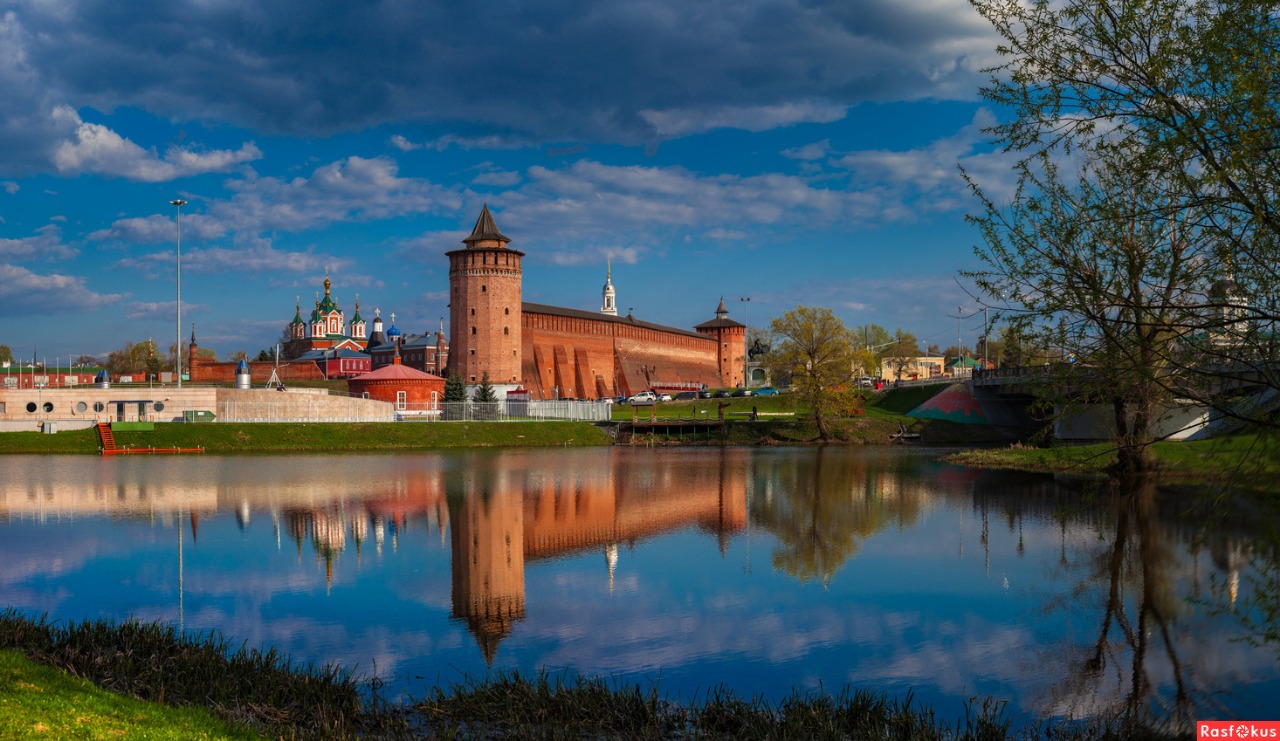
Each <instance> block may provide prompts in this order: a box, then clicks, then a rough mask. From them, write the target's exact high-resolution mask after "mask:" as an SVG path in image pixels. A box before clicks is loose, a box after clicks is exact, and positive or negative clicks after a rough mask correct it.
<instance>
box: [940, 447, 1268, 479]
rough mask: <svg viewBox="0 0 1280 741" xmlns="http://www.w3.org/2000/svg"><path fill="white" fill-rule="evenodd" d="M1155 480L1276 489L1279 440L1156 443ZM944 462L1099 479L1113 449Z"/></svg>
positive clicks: (1000, 452) (969, 454) (1011, 452)
mask: <svg viewBox="0 0 1280 741" xmlns="http://www.w3.org/2000/svg"><path fill="white" fill-rule="evenodd" d="M1152 451H1153V452H1154V454H1155V459H1156V464H1157V466H1158V468H1157V475H1158V476H1159V477H1160V478H1161V479H1162V480H1167V481H1205V482H1212V481H1229V482H1231V483H1232V485H1234V486H1256V487H1263V488H1268V489H1274V488H1275V481H1276V477H1277V476H1280V437H1277V436H1276V435H1274V434H1244V435H1232V436H1228V437H1221V438H1214V439H1211V440H1196V441H1189V442H1170V441H1163V442H1157V443H1155V444H1154V445H1153V446H1152ZM944 460H946V461H948V462H952V463H961V464H964V465H969V466H979V467H983V468H1003V469H1012V470H1019V471H1037V472H1047V473H1079V474H1094V473H1097V474H1100V473H1102V472H1104V471H1105V470H1106V469H1107V468H1108V467H1109V466H1111V465H1113V464H1115V462H1116V454H1115V449H1114V447H1113V446H1111V445H1110V444H1107V443H1096V444H1093V445H1060V446H1055V447H1052V448H1017V447H1014V448H990V449H984V450H966V451H963V452H959V453H954V454H952V455H948V456H946V457H945V458H944Z"/></svg>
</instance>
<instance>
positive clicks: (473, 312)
mask: <svg viewBox="0 0 1280 741" xmlns="http://www.w3.org/2000/svg"><path fill="white" fill-rule="evenodd" d="M475 315H476V310H475V308H472V309H471V316H475Z"/></svg>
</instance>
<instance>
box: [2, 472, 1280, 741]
mask: <svg viewBox="0 0 1280 741" xmlns="http://www.w3.org/2000/svg"><path fill="white" fill-rule="evenodd" d="M50 460H51V459H48V458H22V457H14V458H9V459H5V460H0V467H3V472H4V474H5V475H4V477H3V480H2V481H0V522H3V523H4V524H0V528H3V531H2V532H0V564H3V565H0V602H2V603H8V604H14V605H17V606H19V607H22V608H24V609H31V610H36V611H49V612H50V613H51V616H53V617H55V618H80V617H86V616H96V615H99V614H103V613H107V614H112V615H114V616H115V617H126V616H131V615H132V616H139V617H148V616H150V617H152V618H153V619H156V618H158V619H167V620H174V619H176V620H178V621H181V620H183V619H185V621H186V624H187V626H188V627H194V628H197V629H201V630H205V629H211V628H218V629H221V630H224V632H229V633H230V634H231V635H234V636H235V637H237V638H243V639H245V640H251V641H266V642H273V643H277V644H279V645H281V646H283V647H284V648H286V649H287V650H289V651H290V652H292V653H294V654H295V655H297V656H298V657H299V658H300V659H303V660H307V661H315V662H318V663H323V662H325V661H329V660H335V659H336V660H341V661H344V662H348V663H362V664H363V665H365V666H368V663H369V659H370V657H372V658H374V659H375V660H376V662H377V666H378V668H379V669H378V670H379V671H380V672H381V671H384V670H388V671H392V672H394V671H396V670H397V669H399V670H401V672H402V674H409V675H412V674H415V673H419V674H424V675H425V674H430V673H432V672H435V673H436V674H437V675H438V673H439V672H440V671H441V670H440V669H439V668H438V667H440V666H448V667H456V668H457V669H458V670H459V671H462V672H471V671H474V670H475V668H476V667H477V666H478V667H480V669H481V670H483V668H484V667H487V666H495V667H498V666H500V667H502V668H518V669H520V670H522V671H525V670H536V669H537V668H539V667H541V666H543V665H547V664H551V665H553V666H556V667H564V668H571V669H574V670H579V671H584V672H588V673H604V674H609V675H612V676H616V677H620V678H623V679H627V678H636V679H639V678H640V677H649V678H652V677H653V676H654V675H655V674H661V676H662V677H663V681H664V682H665V685H664V686H666V687H667V688H668V689H670V688H672V687H673V686H674V687H675V689H676V691H684V692H685V694H686V696H687V695H688V694H689V693H691V692H692V691H696V690H698V689H705V688H706V687H709V686H713V685H719V684H727V686H729V687H731V688H732V689H735V690H737V691H739V692H740V693H742V694H745V695H748V696H750V695H755V694H765V695H768V696H775V697H777V696H782V695H785V694H786V693H787V692H789V691H790V689H791V687H792V686H807V687H816V686H822V687H828V688H831V687H839V686H842V685H844V684H845V683H847V682H852V683H854V684H871V685H875V686H882V687H889V688H891V689H893V688H901V689H902V691H904V692H905V691H906V690H907V689H908V688H913V689H915V690H916V691H917V697H919V698H921V699H926V700H930V701H932V702H935V703H936V702H938V701H939V700H941V701H944V702H951V701H954V702H956V703H958V702H960V701H962V700H964V699H965V698H967V697H968V696H969V695H971V694H975V693H978V694H991V695H995V696H997V697H1001V698H1004V699H1008V700H1010V701H1011V702H1012V703H1013V706H1014V709H1015V715H1017V714H1018V713H1027V714H1031V715H1040V714H1050V715H1072V716H1083V715H1092V714H1095V713H1098V712H1101V711H1104V710H1113V709H1122V710H1125V709H1127V710H1129V711H1132V712H1149V713H1153V714H1156V715H1158V716H1159V717H1167V718H1173V719H1175V720H1179V721H1181V722H1183V723H1185V722H1188V721H1189V720H1190V719H1193V718H1195V717H1196V716H1197V715H1199V716H1200V717H1207V716H1206V715H1205V714H1206V713H1210V714H1211V713H1215V712H1216V713H1226V714H1227V715H1226V716H1224V717H1231V716H1232V715H1234V717H1249V715H1250V713H1251V712H1255V711H1256V707H1257V706H1258V705H1259V703H1258V701H1257V698H1258V697H1269V696H1270V695H1269V694H1268V693H1274V692H1275V691H1277V690H1278V689H1280V670H1278V669H1277V662H1276V657H1275V656H1274V654H1273V653H1272V652H1270V651H1268V652H1266V653H1265V654H1263V655H1260V654H1259V653H1258V652H1256V651H1254V652H1252V653H1251V652H1250V651H1249V650H1247V648H1248V646H1247V644H1240V643H1233V641H1234V640H1235V639H1238V638H1242V637H1243V638H1254V639H1255V640H1260V641H1265V640H1268V633H1267V632H1266V627H1265V626H1267V625H1268V620H1270V623H1269V625H1271V626H1274V625H1275V620H1274V616H1275V614H1276V609H1275V604H1276V603H1275V590H1274V586H1273V587H1272V589H1271V591H1267V590H1266V588H1265V586H1266V585H1268V584H1270V585H1274V584H1275V583H1276V580H1275V566H1274V563H1275V562H1274V559H1271V560H1269V561H1267V560H1262V559H1259V560H1258V564H1255V563H1254V561H1255V559H1254V557H1253V554H1254V553H1255V552H1262V551H1265V550H1266V549H1261V548H1260V546H1259V544H1258V537H1259V536H1258V534H1257V533H1256V532H1254V530H1253V529H1251V528H1250V527H1249V526H1248V523H1247V522H1240V521H1236V522H1232V523H1230V524H1227V523H1224V522H1221V521H1216V522H1215V524H1214V527H1213V529H1212V532H1211V533H1209V534H1206V533H1205V531H1204V530H1203V528H1202V527H1201V525H1202V524H1203V522H1204V519H1203V518H1202V517H1200V516H1199V514H1198V513H1196V512H1194V511H1192V510H1191V509H1190V504H1189V500H1186V499H1185V498H1182V497H1176V496H1170V495H1169V493H1168V492H1159V491H1157V490H1156V488H1155V487H1154V486H1152V485H1150V484H1149V483H1141V484H1138V485H1133V486H1127V487H1125V488H1123V489H1120V490H1105V489H1097V488H1093V489H1091V488H1089V487H1082V486H1080V485H1076V484H1069V483H1061V482H1057V481H1054V480H1053V479H1051V478H1048V477H1039V476H1030V475H1024V474H1004V473H991V472H977V471H972V470H966V469H960V468H956V467H952V466H946V465H942V464H939V463H937V462H936V461H934V460H933V459H932V458H931V457H930V456H928V455H924V454H921V453H919V452H912V451H904V450H893V449H858V450H851V449H837V448H824V449H802V450H801V449H789V450H745V449H740V450H676V451H671V450H658V451H653V450H627V449H604V450H593V451H500V452H479V453H477V452H469V453H459V454H450V455H416V456H371V457H364V456H356V457H320V456H317V457H291V458H237V459H219V458H212V457H211V458H201V459H198V460H181V461H179V460H175V459H151V460H121V461H117V460H98V459H87V458H67V459H52V460H53V461H54V463H55V465H49V462H50ZM139 526H141V529H139ZM175 526H177V527H180V528H181V530H180V532H188V531H189V533H190V543H189V544H184V542H183V540H182V539H181V538H170V537H169V536H167V535H166V536H164V537H159V538H150V536H148V535H147V533H148V532H149V531H148V530H146V528H147V527H151V528H155V527H160V528H171V527H175ZM51 529H56V530H52V531H51ZM42 533H44V534H42ZM54 533H56V535H57V537H55V538H51V537H49V535H52V534H54ZM152 541H154V543H153V542H152ZM174 546H176V550H177V554H176V557H177V558H176V559H175V560H176V563H177V564H182V561H181V558H182V556H183V553H184V549H185V550H186V552H187V555H188V559H187V561H186V562H185V567H184V566H181V565H179V566H178V571H177V573H176V574H173V573H172V572H171V571H168V568H169V567H168V566H167V565H166V563H167V562H166V560H165V559H166V556H165V552H166V551H170V552H171V551H172V549H173V548H174ZM1267 552H1271V553H1274V550H1270V551H1267ZM752 553H755V554H756V558H757V561H758V560H759V558H760V554H761V553H767V554H768V558H769V562H770V564H771V566H772V568H763V569H762V568H759V567H758V564H757V566H756V567H755V568H753V567H752V563H751V558H752ZM437 554H438V555H437ZM446 561H447V564H446V563H445V562H446ZM1259 564H1261V565H1262V567H1261V569H1260V566H1259ZM183 568H185V570H186V581H185V584H186V587H181V586H180V587H179V588H178V593H177V595H176V596H177V599H176V600H174V601H173V602H176V603H177V605H178V606H177V613H176V614H175V613H174V612H173V607H171V606H170V605H172V604H173V602H170V601H169V600H170V597H169V595H171V594H172V592H171V591H170V590H171V589H172V587H171V586H169V585H171V584H175V583H182V581H181V580H182V579H183ZM118 574H125V575H126V576H125V577H123V578H122V577H120V576H119V575H118ZM101 583H109V584H116V583H121V586H120V589H119V594H111V595H107V596H105V597H104V595H103V594H102V593H101V592H99V591H97V590H99V589H100V588H101V587H100V586H99V584H101ZM184 589H185V590H187V595H186V603H185V606H184V605H183V599H184ZM1268 600H1270V602H1268ZM184 609H185V618H184V615H183V611H184ZM1268 609H1269V610H1270V612H1268ZM1242 626H1243V627H1242ZM1258 626H1261V627H1258ZM1269 635H1270V636H1271V638H1270V640H1274V635H1275V629H1274V627H1272V628H1271V633H1270V634H1269ZM455 636H456V638H455ZM424 665H425V666H427V667H434V668H428V669H424V668H422V667H423V666H424ZM1224 692H1229V693H1232V694H1231V695H1224V694H1222V693H1224ZM1250 708H1255V711H1251V710H1250Z"/></svg>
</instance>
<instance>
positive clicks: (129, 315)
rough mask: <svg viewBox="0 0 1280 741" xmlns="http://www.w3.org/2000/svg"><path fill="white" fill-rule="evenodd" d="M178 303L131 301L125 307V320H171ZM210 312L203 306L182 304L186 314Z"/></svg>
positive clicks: (184, 302)
mask: <svg viewBox="0 0 1280 741" xmlns="http://www.w3.org/2000/svg"><path fill="white" fill-rule="evenodd" d="M177 303H178V302H177V301H167V302H166V301H131V302H129V303H127V304H125V305H124V307H123V309H124V318H125V319H128V320H129V321H131V322H136V321H142V320H147V319H154V320H169V319H172V318H173V315H174V307H175V306H177ZM208 310H209V307H208V306H204V305H203V304H191V303H187V302H186V301H183V302H182V311H183V312H184V313H188V312H189V313H191V314H202V313H204V312H207V311H208Z"/></svg>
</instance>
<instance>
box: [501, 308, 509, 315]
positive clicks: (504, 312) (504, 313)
mask: <svg viewBox="0 0 1280 741" xmlns="http://www.w3.org/2000/svg"><path fill="white" fill-rule="evenodd" d="M502 313H503V315H507V314H510V313H511V309H505V308H504V309H503V310H502Z"/></svg>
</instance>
